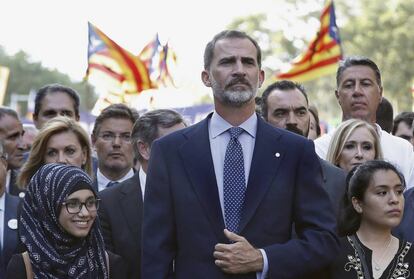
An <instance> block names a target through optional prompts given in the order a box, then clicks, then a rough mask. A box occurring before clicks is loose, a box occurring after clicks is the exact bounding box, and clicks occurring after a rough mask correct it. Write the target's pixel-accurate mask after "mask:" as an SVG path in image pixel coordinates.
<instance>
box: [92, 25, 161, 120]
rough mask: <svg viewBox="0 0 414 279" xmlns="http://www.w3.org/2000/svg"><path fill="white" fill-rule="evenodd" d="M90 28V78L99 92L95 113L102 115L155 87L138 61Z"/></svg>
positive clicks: (138, 59)
mask: <svg viewBox="0 0 414 279" xmlns="http://www.w3.org/2000/svg"><path fill="white" fill-rule="evenodd" d="M88 25H89V46H88V69H87V78H88V80H89V82H90V83H91V84H93V85H95V87H97V88H98V91H99V92H100V96H99V99H98V101H97V103H96V104H95V108H94V109H93V113H95V114H96V113H99V112H100V111H101V110H102V109H103V108H105V107H106V106H108V105H110V104H112V103H127V102H128V95H136V94H138V93H140V92H141V91H143V90H146V89H151V88H153V87H154V86H153V83H152V82H151V79H150V76H149V73H148V69H147V67H146V65H145V63H144V62H143V61H142V60H141V59H140V58H139V57H137V56H135V55H133V54H131V53H130V52H128V51H127V50H125V49H123V48H122V47H120V46H119V45H118V44H117V43H115V42H114V41H113V40H111V39H110V38H109V37H108V36H107V35H105V34H104V33H103V32H102V31H101V30H99V29H98V28H97V27H95V26H94V25H92V24H91V23H89V24H88Z"/></svg>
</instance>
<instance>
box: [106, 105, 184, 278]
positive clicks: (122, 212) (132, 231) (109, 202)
mask: <svg viewBox="0 0 414 279" xmlns="http://www.w3.org/2000/svg"><path fill="white" fill-rule="evenodd" d="M185 126H186V124H185V123H184V119H183V118H182V116H181V115H180V114H179V113H177V112H175V111H173V110H169V109H157V110H153V111H149V112H147V113H145V114H143V115H142V116H141V117H139V119H138V120H137V121H136V122H135V124H134V127H133V128H132V135H131V137H132V146H133V149H134V156H135V157H136V158H137V159H138V161H139V163H140V165H141V166H140V168H139V170H137V172H136V173H135V175H134V176H133V177H131V178H130V179H127V180H125V181H124V182H122V183H120V184H119V186H117V187H111V188H109V189H106V190H104V191H101V192H99V194H98V195H99V197H100V198H101V199H102V203H101V207H100V209H99V214H98V216H99V220H100V221H101V226H102V234H103V236H104V240H105V246H106V248H107V249H108V250H109V251H111V252H113V253H115V254H117V255H119V256H121V257H122V258H123V259H124V260H125V262H126V264H127V267H128V277H127V279H139V278H141V275H140V273H141V263H140V259H141V224H142V207H143V201H144V193H145V183H146V176H147V168H148V161H149V160H150V154H151V146H152V143H153V142H154V141H155V140H156V139H158V138H161V137H163V136H166V135H167V134H170V133H172V132H174V131H177V130H180V129H182V128H185Z"/></svg>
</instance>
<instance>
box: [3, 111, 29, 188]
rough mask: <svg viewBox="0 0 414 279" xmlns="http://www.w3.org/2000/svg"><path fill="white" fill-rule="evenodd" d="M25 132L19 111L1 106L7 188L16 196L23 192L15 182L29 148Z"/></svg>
mask: <svg viewBox="0 0 414 279" xmlns="http://www.w3.org/2000/svg"><path fill="white" fill-rule="evenodd" d="M23 134H24V130H23V125H22V123H21V122H20V119H19V116H18V115H17V112H16V111H14V110H12V109H11V108H8V107H0V140H3V144H4V152H5V153H6V154H7V156H8V159H7V176H6V189H5V190H6V192H7V193H10V194H12V195H15V196H16V195H19V194H20V192H21V190H20V189H19V188H18V187H17V185H16V183H15V182H16V177H17V173H18V170H19V169H20V167H21V166H22V165H23V163H24V152H25V151H26V148H27V145H26V144H25V143H24V141H23Z"/></svg>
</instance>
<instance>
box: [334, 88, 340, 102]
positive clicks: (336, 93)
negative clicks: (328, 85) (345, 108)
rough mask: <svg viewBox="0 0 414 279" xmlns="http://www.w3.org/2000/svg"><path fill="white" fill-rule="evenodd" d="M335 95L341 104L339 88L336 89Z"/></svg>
mask: <svg viewBox="0 0 414 279" xmlns="http://www.w3.org/2000/svg"><path fill="white" fill-rule="evenodd" d="M335 97H336V99H337V100H338V103H339V104H341V102H340V101H339V92H338V89H336V90H335Z"/></svg>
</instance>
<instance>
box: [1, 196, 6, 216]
mask: <svg viewBox="0 0 414 279" xmlns="http://www.w3.org/2000/svg"><path fill="white" fill-rule="evenodd" d="M5 207H6V192H4V193H3V195H1V197H0V211H3V212H4V208H5Z"/></svg>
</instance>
